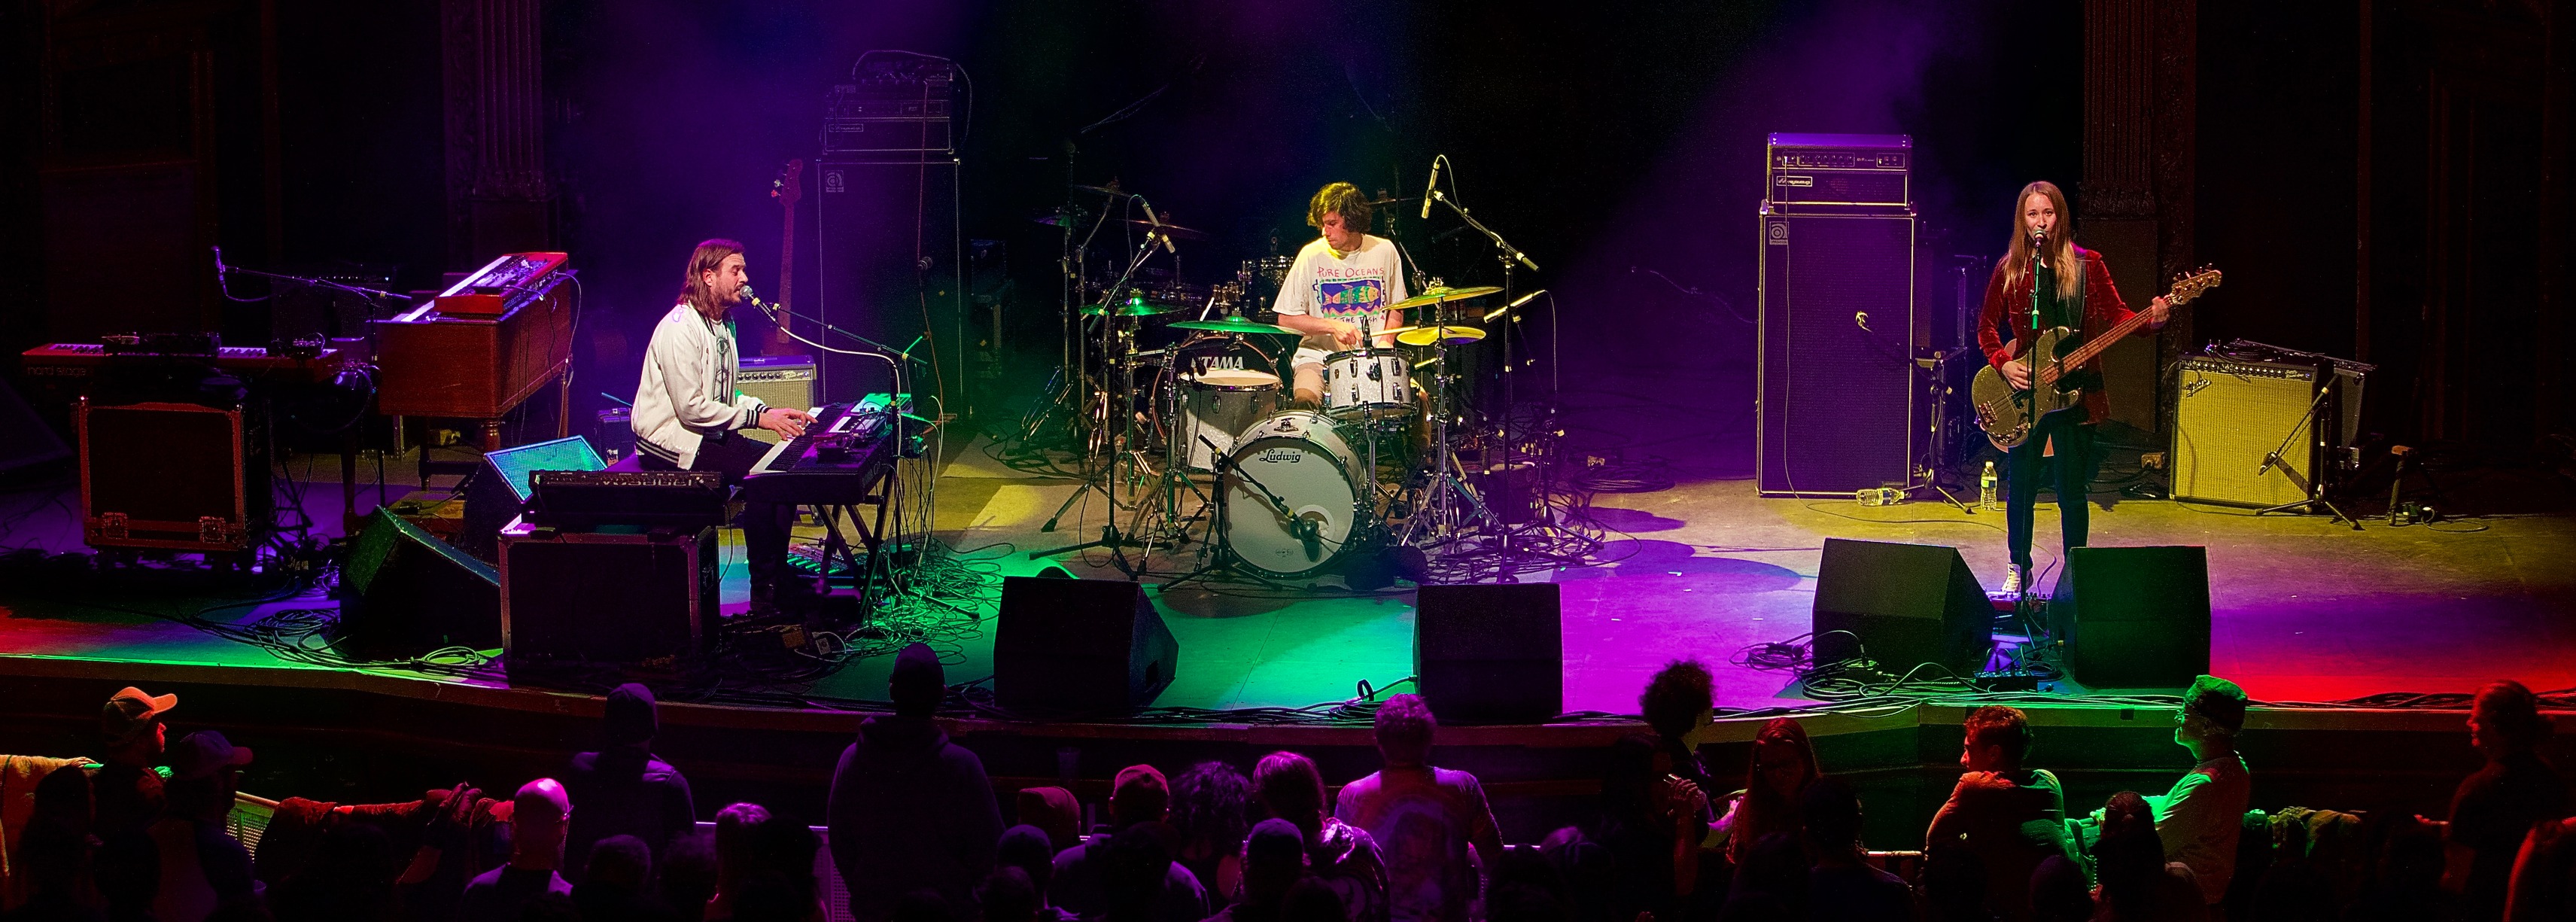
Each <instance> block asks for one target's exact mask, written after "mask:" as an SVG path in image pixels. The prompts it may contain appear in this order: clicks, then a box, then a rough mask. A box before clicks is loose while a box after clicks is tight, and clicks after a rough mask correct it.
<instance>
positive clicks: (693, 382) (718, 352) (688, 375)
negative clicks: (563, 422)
mask: <svg viewBox="0 0 2576 922" xmlns="http://www.w3.org/2000/svg"><path fill="white" fill-rule="evenodd" d="M739 367H740V353H739V352H738V351H736V348H735V345H734V339H733V334H732V332H731V331H730V330H728V329H726V327H725V325H724V324H721V323H717V322H713V321H710V320H708V319H707V318H706V316H705V315H703V314H700V313H698V311H697V309H696V308H693V307H690V306H689V303H688V302H686V301H682V302H680V303H678V304H676V305H673V306H672V307H671V312H670V313H668V314H664V315H662V322H661V323H658V324H655V325H654V327H653V341H652V343H651V344H650V345H647V346H645V347H644V375H643V380H641V381H638V382H637V383H636V385H635V409H634V413H633V416H632V418H631V421H630V422H629V423H628V425H629V426H630V427H631V428H633V429H634V430H635V450H637V451H646V452H652V453H653V454H654V455H655V456H656V457H659V458H661V459H662V460H664V461H669V462H671V463H672V464H675V465H678V466H679V467H680V468H682V469H684V470H685V469H688V468H689V467H691V466H692V465H693V464H694V463H695V462H696V461H697V457H698V446H699V445H701V444H703V443H704V442H705V441H706V438H707V436H708V435H709V434H711V433H724V432H731V431H733V430H737V429H743V428H748V427H750V426H753V425H755V424H757V423H759V422H760V412H761V411H762V410H765V409H768V407H767V405H765V404H762V403H761V402H760V398H757V397H753V396H750V395H748V394H744V393H741V392H739V391H736V390H735V389H734V376H735V374H736V372H737V370H738V369H739Z"/></svg>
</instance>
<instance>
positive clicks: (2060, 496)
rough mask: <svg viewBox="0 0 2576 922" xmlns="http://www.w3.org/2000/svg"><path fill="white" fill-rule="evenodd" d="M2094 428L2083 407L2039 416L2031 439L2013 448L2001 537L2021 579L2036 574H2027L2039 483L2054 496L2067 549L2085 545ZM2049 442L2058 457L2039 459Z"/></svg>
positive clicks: (2090, 508)
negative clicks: (2052, 441) (2053, 441)
mask: <svg viewBox="0 0 2576 922" xmlns="http://www.w3.org/2000/svg"><path fill="white" fill-rule="evenodd" d="M2093 429H2094V426H2093V424H2092V423H2090V422H2086V421H2085V416H2084V408H2083V407H2082V406H2080V405H2079V406H2075V407H2070V408H2067V409H2065V410H2061V411H2059V412H2056V413H2052V414H2049V415H2048V416H2045V417H2042V418H2041V419H2040V421H2039V426H2038V427H2037V428H2035V429H2033V430H2032V431H2031V433H2030V440H2029V441H2026V442H2023V443H2021V444H2020V445H2017V446H2014V447H2013V450H2012V453H2011V458H2010V460H2009V462H2008V465H2007V468H2006V470H2005V472H2004V489H2005V498H2004V533H2005V535H2006V536H2007V538H2008V540H2009V541H2010V542H2011V544H2012V562H2014V563H2016V564H2020V565H2021V568H2022V573H2023V574H2024V578H2034V577H2036V575H2037V574H2033V573H2031V572H2030V531H2031V518H2032V516H2033V514H2034V513H2035V512H2036V511H2037V510H2036V509H2034V508H2033V507H2034V506H2036V505H2037V504H2038V502H2039V485H2040V483H2041V478H2043V477H2044V478H2047V483H2048V484H2049V486H2050V487H2052V488H2054V489H2055V490H2056V491H2057V518H2058V521H2059V524H2060V526H2061V527H2062V528H2063V530H2064V532H2065V538H2066V545H2065V546H2066V547H2070V548H2074V547H2083V546H2084V542H2085V534H2086V533H2087V532H2088V531H2089V530H2090V529H2091V528H2092V524H2093V521H2092V519H2093V516H2092V512H2093V505H2092V503H2090V502H2088V501H2086V499H2085V496H2084V493H2085V490H2086V488H2088V487H2090V486H2091V485H2092V483H2093V468H2094V465H2095V464H2098V463H2099V462H2100V458H2099V457H2098V456H2096V455H2095V454H2094V452H2093ZM2052 437H2053V438H2055V439H2056V440H2057V451H2056V457H2043V456H2042V455H2041V454H2040V452H2042V451H2045V450H2047V446H2048V443H2049V439H2051V438H2052Z"/></svg>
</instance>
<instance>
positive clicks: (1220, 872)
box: [1171, 761, 1252, 908]
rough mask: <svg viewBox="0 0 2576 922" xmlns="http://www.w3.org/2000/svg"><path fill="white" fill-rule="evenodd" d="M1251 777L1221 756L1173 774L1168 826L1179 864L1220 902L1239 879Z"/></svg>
mask: <svg viewBox="0 0 2576 922" xmlns="http://www.w3.org/2000/svg"><path fill="white" fill-rule="evenodd" d="M1251 805H1252V779H1250V778H1246V777H1244V776H1243V773H1242V772H1239V771H1236V770H1235V768H1234V766H1233V765H1231V764H1228V763H1225V762H1216V761H1209V762H1201V763H1199V764H1197V765H1193V766H1191V767H1190V770H1189V771H1185V772H1182V773H1181V774H1180V776H1179V777H1176V778H1173V779H1172V813H1171V824H1172V831H1173V832H1174V833H1177V834H1179V836H1180V839H1181V853H1180V856H1179V858H1178V860H1179V861H1180V862H1181V866H1182V867H1186V868H1189V869H1190V873H1191V874H1192V875H1194V876H1196V877H1197V878H1198V879H1199V883H1200V884H1201V885H1203V886H1205V887H1206V888H1207V895H1208V905H1209V906H1210V908H1221V907H1223V906H1224V905H1225V903H1226V902H1227V901H1229V900H1232V899H1233V898H1234V893H1235V891H1236V890H1237V889H1239V888H1240V887H1241V886H1242V884H1243V834H1244V833H1245V832H1248V831H1250V830H1251V828H1252V820H1251V815H1250V813H1249V809H1248V808H1249V807H1250V806H1251Z"/></svg>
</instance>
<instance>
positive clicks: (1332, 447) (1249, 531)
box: [1217, 410, 1365, 579]
mask: <svg viewBox="0 0 2576 922" xmlns="http://www.w3.org/2000/svg"><path fill="white" fill-rule="evenodd" d="M1228 458H1229V459H1230V460H1231V462H1232V463H1231V465H1229V469H1228V470H1227V471H1226V473H1224V474H1223V475H1221V476H1220V477H1219V478H1218V484H1217V497H1218V501H1219V502H1221V503H1223V504H1224V507H1223V510H1222V514H1223V516H1224V517H1223V519H1222V520H1221V521H1223V522H1224V523H1225V528H1224V532H1225V534H1224V538H1225V546H1226V549H1227V550H1228V551H1229V552H1231V553H1233V554H1234V556H1235V559H1237V560H1240V561H1242V562H1243V564H1244V565H1245V566H1247V567H1250V568H1252V569H1254V570H1257V571H1260V572H1262V573H1264V574H1267V575H1270V576H1275V577H1279V578H1282V579H1295V578H1298V577H1305V576H1313V575H1317V574H1321V573H1324V572H1327V571H1330V570H1332V569H1334V568H1336V567H1338V566H1339V565H1340V563H1341V558H1342V555H1343V553H1344V552H1345V551H1346V550H1347V549H1348V548H1349V547H1350V544H1351V541H1350V539H1351V535H1352V534H1353V533H1355V532H1356V531H1357V530H1358V528H1359V518H1360V515H1361V503H1360V500H1361V497H1362V496H1363V495H1365V490H1364V488H1362V487H1361V486H1359V481H1357V480H1356V479H1355V478H1356V476H1357V474H1358V472H1359V469H1360V461H1359V458H1358V456H1356V455H1354V454H1352V452H1351V447H1350V443H1349V442H1348V441H1346V440H1344V439H1343V438H1342V435H1341V433H1340V431H1339V430H1337V429H1336V428H1335V427H1334V426H1333V423H1332V421H1331V420H1328V419H1325V418H1324V417H1323V415H1321V414H1318V413H1314V412H1311V411H1307V410H1290V411H1287V412H1284V413H1279V414H1276V415H1273V416H1271V417H1270V418H1268V419H1264V420H1262V421H1260V422H1258V423H1254V424H1253V425H1252V428H1250V429H1246V430H1244V431H1243V433H1242V435H1240V436H1238V437H1237V440H1236V442H1235V449H1234V451H1233V452H1232V453H1230V454H1229V455H1228ZM1235 468H1240V469H1241V471H1242V474H1237V473H1236V471H1235V470H1234V469H1235ZM1243 475H1249V477H1250V480H1253V481H1259V482H1260V484H1261V486H1263V487H1267V488H1269V491H1270V493H1271V494H1273V495H1276V496H1278V497H1279V500H1280V501H1281V502H1282V503H1284V504H1285V505H1286V506H1287V509H1286V510H1285V512H1282V511H1281V509H1280V508H1279V507H1278V506H1277V505H1274V504H1273V503H1272V502H1271V501H1270V499H1269V497H1268V496H1265V495H1263V493H1262V491H1261V490H1260V489H1257V488H1255V487H1254V486H1253V485H1252V484H1251V483H1250V482H1247V480H1246V479H1245V476H1243Z"/></svg>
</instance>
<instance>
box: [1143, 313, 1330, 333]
mask: <svg viewBox="0 0 2576 922" xmlns="http://www.w3.org/2000/svg"><path fill="white" fill-rule="evenodd" d="M1171 326H1174V327H1177V328H1180V329H1183V330H1207V331H1210V332H1214V333H1271V334H1277V335H1285V336H1302V335H1304V334H1301V333H1299V332H1297V331H1295V330H1291V329H1289V328H1287V327H1283V326H1280V325H1278V324H1275V323H1258V322H1255V321H1251V320H1245V319H1243V317H1242V316H1241V315H1238V314H1228V315H1226V316H1224V317H1220V318H1218V319H1215V320H1183V321H1179V322H1177V323H1173V324H1171Z"/></svg>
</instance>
